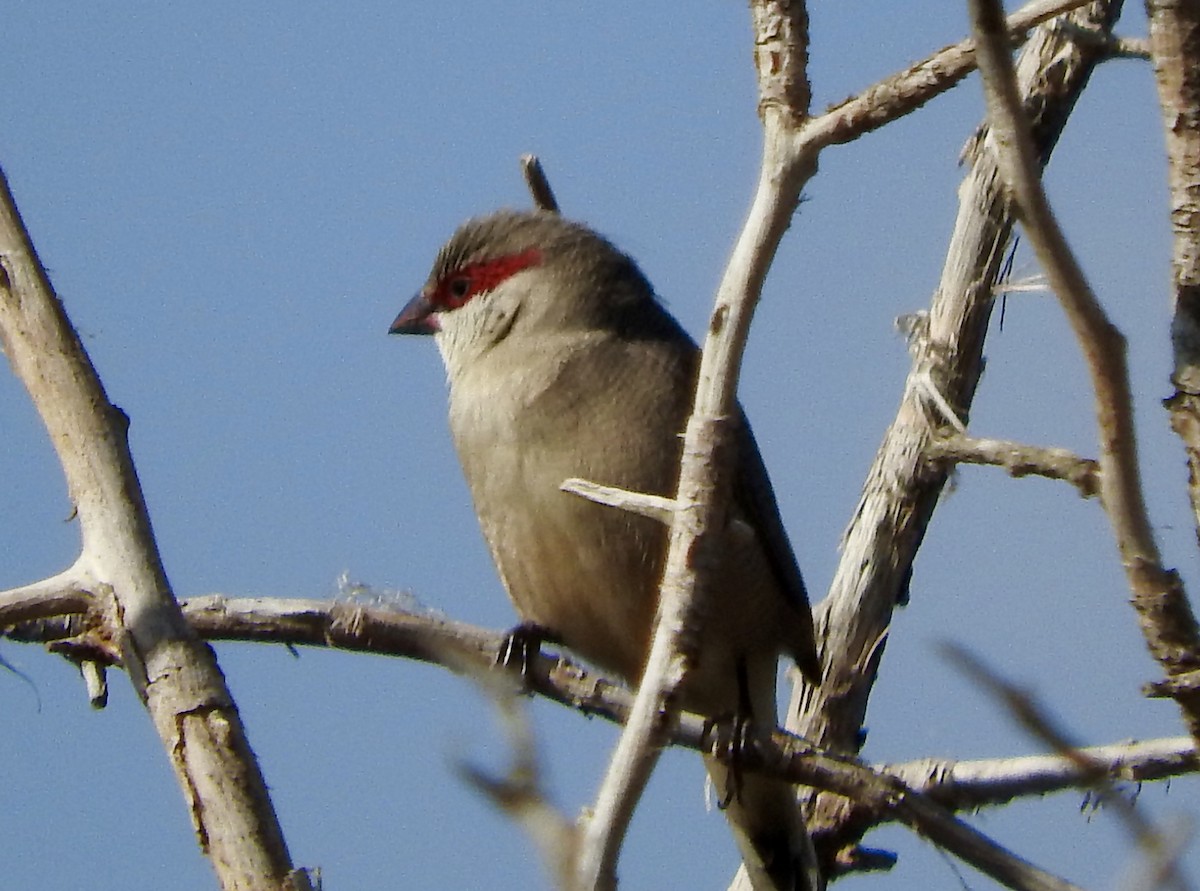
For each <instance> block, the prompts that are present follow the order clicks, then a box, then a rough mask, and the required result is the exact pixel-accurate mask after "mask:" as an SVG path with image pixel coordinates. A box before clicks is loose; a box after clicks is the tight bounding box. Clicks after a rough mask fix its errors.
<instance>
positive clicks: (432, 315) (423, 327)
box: [388, 291, 441, 334]
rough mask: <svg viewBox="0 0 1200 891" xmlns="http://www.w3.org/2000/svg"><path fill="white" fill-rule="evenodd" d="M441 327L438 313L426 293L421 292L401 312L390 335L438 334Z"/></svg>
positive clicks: (391, 328) (389, 331)
mask: <svg viewBox="0 0 1200 891" xmlns="http://www.w3.org/2000/svg"><path fill="white" fill-rule="evenodd" d="M440 327H441V326H439V325H438V323H437V313H436V312H435V311H434V308H433V304H432V303H430V301H429V298H428V297H427V296H426V294H425V292H424V291H421V292H419V293H418V294H417V296H416V297H414V298H413V299H412V300H410V301H408V303H406V304H405V305H404V309H402V310H400V315H398V316H396V321H394V322H392V327H390V328H388V334H436V333H437V332H438V330H440Z"/></svg>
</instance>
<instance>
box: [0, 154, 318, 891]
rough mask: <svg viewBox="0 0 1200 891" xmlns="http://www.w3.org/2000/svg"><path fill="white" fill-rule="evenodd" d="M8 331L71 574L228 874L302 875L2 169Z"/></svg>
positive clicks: (226, 877)
mask: <svg viewBox="0 0 1200 891" xmlns="http://www.w3.org/2000/svg"><path fill="white" fill-rule="evenodd" d="M0 340H2V341H3V347H4V352H5V353H6V355H7V356H8V359H9V362H10V363H11V364H12V367H13V370H14V372H15V373H16V374H17V376H18V377H19V378H20V379H21V381H22V383H24V385H25V387H26V389H27V390H28V391H29V395H30V397H31V398H32V400H33V402H34V405H35V406H36V407H37V410H38V412H39V413H40V414H41V417H42V421H43V423H45V425H46V429H47V430H48V432H49V434H50V439H51V442H53V444H54V447H55V449H56V450H57V452H58V457H59V461H60V462H61V463H62V467H63V471H64V473H65V474H66V478H67V488H68V491H69V492H70V496H71V499H72V501H73V502H74V505H75V509H76V511H77V514H78V518H79V524H80V529H81V532H82V539H83V548H82V553H81V554H80V557H79V559H78V561H77V562H76V564H75V566H74V567H73V568H72V570H68V574H71V573H74V576H73V577H72V578H71V579H70V584H71V585H78V586H81V587H83V588H85V589H86V590H87V591H89V592H90V594H91V595H92V598H93V602H94V603H95V605H96V606H97V608H98V611H97V618H99V619H100V621H101V622H102V624H103V629H102V634H101V635H99V636H100V637H102V638H103V640H102V641H101V645H102V646H108V647H112V648H115V650H116V651H117V652H119V654H120V659H121V662H122V664H123V665H124V666H125V668H126V669H127V671H128V673H129V677H130V680H131V681H132V682H133V684H134V687H135V689H136V690H137V692H138V695H139V696H140V697H141V698H142V701H143V703H144V704H145V706H146V708H147V710H148V711H149V712H150V715H151V717H152V718H153V719H154V725H155V727H156V728H157V730H158V733H159V736H160V738H161V740H162V743H163V747H164V748H165V749H166V752H167V756H168V758H169V759H170V761H171V765H172V767H173V768H174V770H175V774H176V778H177V780H178V782H179V784H180V786H181V788H182V790H183V793H184V798H185V800H186V802H187V807H188V812H189V814H190V815H191V817H192V821H193V828H194V829H195V831H196V836H197V839H198V840H199V843H200V846H201V848H202V850H203V851H204V853H205V855H206V856H208V858H209V861H210V862H211V863H212V865H213V868H214V869H215V870H216V871H217V875H218V878H219V879H220V881H221V884H222V887H224V888H227V889H239V891H240V889H264V891H266V889H270V891H278V889H281V888H284V887H300V886H299V885H298V884H296V883H297V882H300V881H301V880H302V876H300V875H298V874H296V873H294V871H293V870H292V866H291V862H290V857H289V855H288V851H287V846H286V844H285V842H284V838H283V833H282V832H281V830H280V828H279V823H278V821H277V820H276V818H275V813H274V810H273V808H272V806H271V801H270V798H269V797H268V795H267V789H266V784H265V782H264V781H263V778H262V774H261V772H260V771H259V768H258V764H257V762H256V761H255V759H254V755H253V753H252V752H251V750H250V746H249V744H248V743H247V741H246V737H245V731H244V729H243V727H242V724H241V720H240V718H239V717H238V713H237V709H236V707H235V706H234V703H233V699H232V698H231V697H230V694H229V691H228V690H227V689H226V687H225V682H224V678H223V677H222V675H221V672H220V670H219V669H218V668H217V664H216V660H215V659H214V657H213V654H212V651H211V650H210V649H209V648H208V647H207V646H206V645H205V644H204V643H203V642H201V641H200V640H199V639H198V638H197V637H196V635H195V633H194V632H193V631H192V629H191V628H190V626H189V625H188V624H187V622H186V621H185V620H184V618H183V615H182V614H181V613H180V611H179V606H178V604H177V603H176V602H175V600H174V597H173V596H172V594H171V588H170V585H169V584H168V582H167V578H166V574H165V572H164V571H163V567H162V564H161V562H160V559H159V555H158V550H157V546H156V544H155V541H154V535H153V532H152V531H151V528H150V518H149V514H148V512H147V510H146V505H145V502H144V500H143V498H142V492H141V489H140V487H139V484H138V479H137V473H136V471H135V470H134V465H133V459H132V457H131V456H130V453H129V446H128V441H127V438H126V432H127V428H128V423H129V421H128V418H127V417H126V416H125V415H124V413H123V412H121V411H120V409H118V408H117V407H116V406H114V405H112V404H111V403H110V402H109V401H108V396H107V394H106V393H105V392H104V388H103V386H102V385H101V383H100V379H99V377H98V376H97V375H96V372H95V369H94V368H93V367H92V364H91V361H90V360H89V359H88V356H87V354H86V352H85V351H84V349H83V346H82V344H81V343H80V342H79V338H78V337H77V336H76V334H75V331H74V330H73V329H72V327H71V324H70V322H69V321H68V319H67V316H66V312H65V311H64V310H63V307H62V304H61V303H60V302H59V300H58V297H57V296H56V295H55V294H54V291H53V289H52V287H51V285H50V282H49V279H48V278H47V276H46V273H45V270H44V269H43V268H42V266H41V263H40V262H39V261H38V258H37V254H36V252H35V250H34V247H33V244H32V242H31V241H30V239H29V235H28V233H27V232H26V231H25V227H24V225H23V224H22V222H21V218H20V215H19V213H18V211H17V208H16V204H15V203H14V201H13V197H12V194H11V192H10V191H9V188H8V182H7V180H6V179H5V178H4V176H3V173H0ZM53 581H54V582H55V583H56V584H59V583H61V582H62V581H63V580H62V579H61V578H56V579H55V580H53ZM35 587H36V586H35ZM26 590H27V592H28V589H26Z"/></svg>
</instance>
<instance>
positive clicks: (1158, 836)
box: [946, 0, 1187, 891]
mask: <svg viewBox="0 0 1200 891" xmlns="http://www.w3.org/2000/svg"><path fill="white" fill-rule="evenodd" d="M984 2H987V0H984ZM972 12H973V17H974V14H975V12H976V11H975V10H972ZM984 15H985V16H986V13H984ZM975 20H976V21H979V20H980V19H979V18H976V19H975ZM946 651H947V653H948V655H949V656H950V658H951V659H953V660H954V661H955V662H956V663H957V664H958V665H959V667H960V668H962V669H963V670H964V671H965V672H966V673H967V674H968V675H969V676H970V677H971V678H972V680H974V681H975V683H977V684H979V685H980V686H981V687H982V688H983V689H984V690H985V691H986V692H988V693H990V694H991V695H992V696H993V697H994V698H996V699H997V700H999V701H1000V702H1001V703H1002V704H1003V705H1004V707H1005V708H1006V710H1007V711H1008V713H1009V714H1010V715H1011V716H1012V717H1013V719H1014V720H1016V722H1017V723H1018V724H1019V725H1020V726H1021V727H1022V728H1024V729H1025V730H1026V732H1028V733H1029V734H1030V735H1031V736H1033V737H1034V738H1035V739H1037V740H1038V741H1040V742H1043V743H1046V744H1048V745H1049V746H1050V747H1051V748H1053V749H1054V750H1055V752H1057V753H1058V754H1059V755H1060V756H1061V757H1062V758H1065V759H1066V760H1067V761H1069V762H1070V763H1071V765H1072V766H1073V767H1074V768H1075V769H1076V770H1077V771H1078V773H1079V777H1080V783H1081V785H1084V786H1086V787H1088V788H1092V789H1096V790H1098V791H1099V792H1100V793H1102V795H1103V799H1102V800H1103V801H1104V802H1105V803H1106V804H1108V805H1111V806H1113V807H1114V808H1115V809H1116V811H1117V813H1118V814H1119V815H1120V817H1121V821H1122V823H1123V824H1124V825H1125V827H1126V829H1127V831H1128V832H1129V834H1130V836H1131V837H1132V838H1133V840H1134V841H1135V842H1136V843H1137V846H1138V847H1139V848H1140V849H1141V850H1142V851H1143V852H1144V853H1145V855H1146V858H1147V860H1149V861H1151V862H1154V863H1159V864H1164V865H1165V866H1166V867H1167V872H1166V874H1165V875H1164V879H1165V883H1166V884H1167V885H1169V886H1170V887H1172V888H1174V889H1175V891H1187V883H1186V882H1185V881H1184V879H1183V877H1182V876H1181V875H1180V874H1179V872H1178V871H1177V870H1174V869H1171V868H1170V867H1171V866H1172V865H1173V864H1174V862H1175V859H1174V858H1173V857H1172V856H1171V854H1170V852H1168V851H1167V850H1165V849H1164V845H1163V841H1164V836H1163V834H1162V833H1161V832H1160V831H1159V830H1158V828H1157V827H1155V826H1154V825H1152V824H1151V823H1150V820H1149V819H1148V818H1147V817H1146V816H1144V815H1143V814H1142V813H1141V812H1140V811H1138V810H1137V809H1136V808H1134V806H1133V804H1132V803H1131V802H1129V801H1127V800H1126V799H1125V798H1124V797H1123V796H1122V795H1120V794H1119V793H1118V791H1117V788H1116V784H1115V783H1114V782H1113V779H1112V777H1111V775H1110V774H1109V770H1108V765H1107V764H1105V763H1103V762H1099V761H1093V760H1092V758H1091V757H1090V756H1089V755H1088V754H1087V753H1085V752H1084V751H1083V748H1082V747H1081V746H1080V745H1079V744H1078V743H1076V742H1075V741H1074V740H1072V739H1070V737H1069V736H1068V734H1067V732H1066V731H1065V730H1064V729H1062V728H1061V727H1060V726H1059V724H1058V722H1057V721H1056V720H1055V719H1054V718H1053V717H1052V716H1051V715H1050V714H1049V712H1047V711H1046V710H1045V709H1044V708H1042V706H1041V705H1040V704H1039V703H1038V702H1037V701H1036V700H1035V699H1034V697H1033V695H1032V694H1031V693H1029V692H1028V691H1026V690H1022V689H1021V688H1019V687H1017V686H1016V685H1015V684H1012V683H1010V682H1009V681H1007V680H1005V679H1004V678H1002V677H1000V676H999V675H998V674H997V673H996V672H994V671H992V670H991V669H990V668H989V667H988V666H986V665H984V664H983V662H982V660H980V659H979V658H978V657H977V656H975V655H973V654H972V653H970V652H969V651H968V650H966V649H964V648H963V647H960V646H957V645H950V646H948V647H946Z"/></svg>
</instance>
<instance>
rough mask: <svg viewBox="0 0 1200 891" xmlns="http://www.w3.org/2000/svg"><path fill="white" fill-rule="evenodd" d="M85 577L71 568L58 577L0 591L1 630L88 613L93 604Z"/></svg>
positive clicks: (77, 569) (76, 568)
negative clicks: (36, 620)
mask: <svg viewBox="0 0 1200 891" xmlns="http://www.w3.org/2000/svg"><path fill="white" fill-rule="evenodd" d="M88 587H89V583H88V580H87V578H86V574H85V573H83V572H82V571H81V570H80V569H79V568H78V567H77V566H71V567H69V568H67V569H65V570H63V571H62V572H60V573H59V574H58V575H54V576H51V577H50V578H48V579H42V581H40V582H34V583H33V584H30V585H22V586H21V587H19V588H9V589H8V590H7V591H0V628H5V627H8V626H10V625H16V624H19V623H21V622H30V621H33V620H34V619H44V618H48V617H50V616H61V615H66V614H68V613H83V612H87V609H88V606H89V605H90V604H91V598H90V597H89V596H88V593H87V590H88Z"/></svg>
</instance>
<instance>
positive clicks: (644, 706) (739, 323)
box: [580, 0, 816, 889]
mask: <svg viewBox="0 0 1200 891" xmlns="http://www.w3.org/2000/svg"><path fill="white" fill-rule="evenodd" d="M751 18H752V21H753V23H754V59H755V65H756V67H757V69H758V85H759V114H760V116H761V118H762V121H763V128H764V145H763V156H762V163H761V168H760V175H759V181H758V188H757V190H756V192H755V196H754V201H753V203H752V205H751V208H750V213H749V216H748V218H747V220H746V223H745V225H744V227H743V229H742V231H741V234H740V235H739V237H738V239H737V242H736V244H735V246H734V249H733V254H732V256H731V257H730V260H729V263H728V265H727V266H726V269H725V273H724V275H723V277H722V280H721V284H720V286H719V287H718V290H717V297H716V305H715V307H714V309H713V313H712V316H711V317H710V321H709V327H708V336H707V338H706V339H705V343H704V351H703V354H702V356H701V360H700V369H699V375H698V383H697V388H696V398H695V403H694V406H693V411H692V415H691V418H690V420H689V421H688V424H687V428H686V430H685V432H684V441H683V459H682V464H681V467H680V475H679V484H678V487H677V490H676V498H675V501H676V507H677V509H676V511H675V514H674V518H673V523H672V526H671V537H670V547H669V550H668V553H667V559H666V568H665V571H664V576H663V582H662V587H661V594H660V597H659V607H658V616H657V619H656V622H655V630H654V635H653V637H652V640H651V645H650V653H649V656H648V658H647V664H646V668H645V672H644V675H643V677H642V681H641V685H640V688H639V691H638V696H637V700H636V702H635V705H634V710H633V713H632V715H631V718H630V720H629V723H628V724H627V725H626V728H625V732H624V733H622V734H621V738H620V740H619V741H618V744H617V748H616V751H615V752H614V754H613V758H612V761H611V763H610V767H609V771H608V773H607V774H606V775H605V778H604V781H603V783H602V784H601V787H600V791H599V794H598V795H597V799H596V805H595V809H594V812H593V816H592V818H591V820H590V821H589V822H588V823H587V826H586V828H585V835H584V843H583V845H582V847H581V851H580V875H581V877H582V878H581V886H582V887H583V888H586V889H591V888H597V887H605V888H607V887H611V886H612V884H613V883H614V882H615V875H616V869H615V866H616V858H617V852H618V851H619V849H620V845H621V841H622V839H623V837H624V834H625V831H626V829H627V827H628V822H629V819H630V817H631V816H632V813H633V808H634V806H635V805H636V802H637V799H638V797H639V796H640V794H641V790H642V789H643V788H644V787H645V783H646V781H647V779H648V778H649V776H650V772H651V770H652V769H653V767H654V764H655V763H656V761H657V758H658V751H659V749H658V746H659V743H660V742H661V741H662V738H663V736H664V734H665V733H666V731H667V730H668V728H669V720H664V718H663V717H662V716H663V715H664V714H665V715H670V714H671V702H672V699H673V695H674V691H675V690H676V689H677V687H678V685H679V683H680V682H681V680H682V679H683V675H684V671H685V667H686V665H687V663H688V661H689V660H690V658H691V657H692V656H694V653H691V652H689V648H690V647H693V646H694V640H695V639H696V636H695V635H694V634H689V633H687V632H688V631H689V630H690V629H692V628H694V627H695V624H696V619H695V618H694V617H695V616H697V615H699V614H701V613H702V604H703V602H704V600H705V597H706V596H707V591H706V588H707V585H708V584H709V579H708V574H707V568H708V567H710V566H712V565H714V563H715V559H714V555H713V548H714V547H715V546H716V538H717V536H709V535H704V534H703V533H704V531H705V530H706V529H713V528H721V527H722V526H723V525H724V512H725V510H726V509H727V505H728V500H729V490H730V466H729V460H728V458H729V455H730V451H731V450H730V448H729V443H730V442H731V441H732V434H733V431H734V427H735V424H736V420H735V419H736V417H737V412H736V411H735V410H734V406H735V399H736V395H735V394H736V391H737V381H738V373H739V364H740V361H741V356H742V353H743V351H744V349H745V344H746V338H747V335H748V334H749V328H750V319H751V317H752V314H753V312H754V306H755V304H756V303H757V300H758V297H759V294H760V292H761V290H762V283H763V280H764V278H765V277H766V274H767V270H768V268H769V267H770V264H771V260H772V259H773V258H774V255H775V250H776V248H777V247H778V245H779V241H780V239H781V238H782V236H783V233H784V231H785V230H786V229H787V226H788V224H789V222H790V220H791V215H792V212H793V211H794V210H795V208H796V205H797V203H798V202H799V197H800V190H801V188H802V187H803V185H804V183H805V182H807V180H808V179H809V177H811V176H812V174H813V173H814V172H815V170H816V159H815V155H814V154H811V153H808V152H805V151H803V150H801V147H800V146H799V145H798V144H797V143H796V142H795V140H794V133H795V131H796V128H797V126H798V125H799V123H800V122H801V121H802V120H803V119H804V118H805V117H806V116H807V114H808V107H809V101H810V90H809V87H808V80H807V72H806V70H805V69H806V66H807V62H808V18H807V12H806V9H805V5H804V3H803V2H799V0H793V2H782V0H779V2H777V0H755V2H753V3H751Z"/></svg>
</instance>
